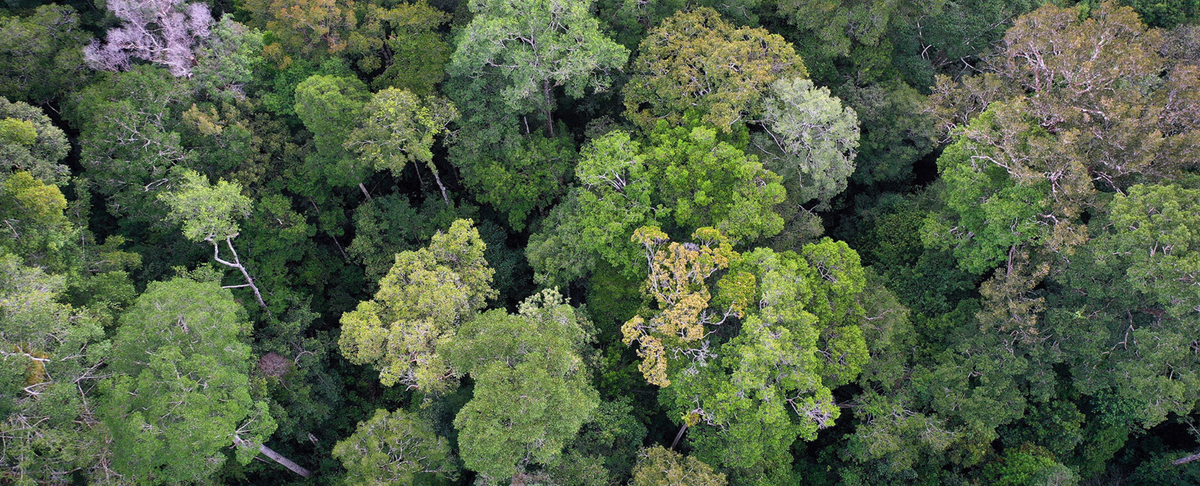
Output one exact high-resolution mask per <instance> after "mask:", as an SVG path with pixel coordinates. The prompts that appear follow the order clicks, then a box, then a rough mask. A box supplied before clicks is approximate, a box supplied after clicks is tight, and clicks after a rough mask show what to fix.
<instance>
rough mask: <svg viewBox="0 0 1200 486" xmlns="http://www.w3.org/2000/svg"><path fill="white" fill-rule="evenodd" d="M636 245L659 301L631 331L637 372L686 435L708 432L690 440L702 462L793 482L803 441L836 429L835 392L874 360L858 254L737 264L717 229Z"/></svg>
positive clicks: (763, 255) (762, 251)
mask: <svg viewBox="0 0 1200 486" xmlns="http://www.w3.org/2000/svg"><path fill="white" fill-rule="evenodd" d="M634 239H635V241H637V242H638V243H640V244H641V245H643V247H644V248H645V251H646V259H647V262H648V263H649V276H648V277H647V280H646V284H645V287H644V290H645V292H646V294H647V296H648V297H650V298H651V299H652V303H651V304H650V305H649V306H647V307H645V308H643V309H642V310H641V311H639V312H638V315H636V316H634V317H633V318H632V319H630V320H629V321H627V322H626V323H625V324H624V325H623V326H622V327H621V332H622V333H623V334H624V341H625V343H626V344H632V343H633V342H635V341H636V342H637V343H638V356H640V357H642V359H643V360H642V363H641V364H639V366H638V368H639V369H640V370H641V371H642V374H643V375H644V376H645V377H646V380H647V381H648V382H650V383H652V384H655V385H658V386H659V387H662V390H661V391H660V394H659V400H660V401H661V402H662V403H663V404H664V405H665V406H666V407H667V408H668V410H670V411H671V414H672V415H673V416H676V417H680V418H681V419H682V421H683V425H684V429H685V430H686V429H687V428H689V427H694V426H697V425H700V424H703V426H701V427H696V428H694V429H692V432H691V435H690V437H691V440H692V442H693V444H694V446H695V449H696V453H697V454H698V456H699V457H700V459H701V460H704V461H706V462H709V463H711V464H716V465H720V466H723V467H725V468H727V470H729V471H730V472H732V473H734V474H735V475H736V477H738V478H739V479H740V480H741V481H744V482H752V483H757V484H789V483H790V482H791V481H792V478H791V462H792V457H791V454H790V448H791V445H792V443H793V442H794V441H795V440H796V439H797V438H801V439H804V440H813V439H815V438H816V433H817V431H818V430H820V429H823V428H826V427H829V426H831V425H833V421H834V420H835V419H837V418H838V416H839V415H840V413H841V412H840V409H839V407H838V406H837V404H835V403H834V400H833V394H832V390H833V389H834V388H836V387H838V386H841V385H845V384H847V383H850V382H852V381H853V380H854V379H855V378H857V376H858V375H859V373H860V372H861V371H862V369H863V367H864V365H865V364H866V363H867V362H868V360H869V356H868V351H867V344H866V338H865V336H866V333H865V332H864V329H863V328H864V327H865V325H866V321H867V320H866V315H865V311H864V309H863V306H862V304H861V303H860V301H859V298H860V295H861V294H862V293H863V291H864V289H865V287H866V276H865V273H864V271H863V268H862V266H861V264H860V262H859V258H858V254H857V253H856V252H855V251H854V250H852V249H850V247H849V246H847V245H846V244H845V243H843V242H835V241H833V240H830V239H828V238H826V239H824V240H822V241H821V242H819V243H813V244H808V245H805V246H804V247H803V248H802V249H801V251H800V252H799V254H797V253H794V252H790V251H789V252H783V253H776V252H774V251H772V250H770V249H767V248H758V249H755V250H754V251H751V252H747V253H743V254H738V253H737V252H734V251H733V250H732V248H731V247H730V244H729V240H728V238H726V237H725V236H723V235H722V234H721V233H720V232H719V231H717V230H715V229H713V228H700V229H698V230H696V232H695V233H694V234H693V239H694V240H695V243H687V244H684V243H678V242H671V241H670V239H669V238H668V237H667V235H666V234H665V233H663V232H662V231H660V230H659V229H658V228H654V227H643V228H640V229H638V231H637V232H635V233H634ZM723 270H724V271H723ZM722 271H723V272H722ZM712 280H716V281H715V282H712ZM713 290H716V292H713ZM680 433H681V434H682V433H683V430H681V431H680Z"/></svg>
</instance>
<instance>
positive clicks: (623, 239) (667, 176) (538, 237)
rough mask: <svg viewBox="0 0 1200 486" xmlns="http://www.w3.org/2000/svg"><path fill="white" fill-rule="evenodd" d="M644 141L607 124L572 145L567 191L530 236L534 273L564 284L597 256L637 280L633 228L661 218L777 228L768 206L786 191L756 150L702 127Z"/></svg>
mask: <svg viewBox="0 0 1200 486" xmlns="http://www.w3.org/2000/svg"><path fill="white" fill-rule="evenodd" d="M648 138H649V140H647V141H646V142H644V143H642V142H639V141H637V140H633V139H632V137H631V136H630V134H629V133H627V132H623V131H619V130H614V131H612V132H610V133H608V134H606V135H604V136H602V137H599V138H597V139H594V140H593V141H592V144H591V145H590V146H588V147H585V148H584V150H583V151H582V152H581V153H580V155H581V157H582V160H580V162H579V164H577V166H576V168H575V176H576V178H577V179H578V180H579V181H580V182H582V183H583V184H584V187H581V188H577V189H575V190H573V191H572V193H571V195H570V197H569V198H568V200H567V201H566V202H564V203H563V204H562V205H560V206H559V207H557V208H556V209H555V210H554V212H552V213H551V216H550V217H549V218H548V219H547V220H546V221H545V222H544V223H543V228H542V230H541V231H539V232H538V233H536V234H535V235H533V236H532V237H531V238H530V244H529V246H528V249H527V254H528V255H529V258H530V262H531V264H532V266H533V267H534V270H535V272H536V273H535V277H534V278H535V279H537V280H538V281H540V282H544V283H560V284H561V283H566V282H567V281H569V280H571V279H574V278H578V277H580V276H583V275H585V274H586V272H587V271H588V270H590V267H592V266H594V261H595V258H596V257H597V256H598V257H600V258H602V259H603V260H605V261H607V262H608V263H609V264H610V265H612V266H613V267H615V268H618V269H621V270H622V271H624V272H626V275H627V276H629V277H630V278H633V279H637V278H641V276H642V275H641V274H640V272H641V270H640V264H637V262H638V261H639V260H640V259H641V255H639V253H640V250H639V249H638V248H637V246H636V245H630V244H629V243H628V242H629V241H630V240H629V238H630V237H631V236H633V235H634V231H635V230H636V229H637V228H638V227H640V226H645V225H661V226H664V227H667V228H668V230H669V231H672V232H673V231H675V230H679V232H681V233H684V232H691V231H695V230H696V229H697V228H700V227H705V226H711V227H715V228H717V229H719V230H720V231H721V232H722V233H723V234H725V235H727V236H728V237H729V238H730V239H731V241H732V242H733V243H735V244H741V243H747V242H750V241H754V240H757V239H759V238H764V237H770V236H774V235H776V234H778V233H779V232H780V230H782V229H783V224H784V220H783V218H782V217H781V216H780V215H779V214H778V213H777V212H776V208H777V207H778V206H777V205H778V204H779V203H782V202H783V201H784V197H785V193H786V191H785V190H784V188H783V185H782V184H780V177H779V176H778V175H776V174H775V173H773V172H771V171H769V170H766V169H764V168H763V166H762V164H760V163H759V162H758V158H757V157H755V156H753V155H746V153H745V152H743V151H741V150H739V149H738V148H737V147H734V146H733V145H731V144H730V143H728V142H726V141H724V140H722V139H721V138H720V137H719V136H718V133H717V130H715V129H713V128H710V127H707V126H703V125H700V126H695V125H693V126H683V127H671V126H669V125H668V124H666V123H665V122H663V123H660V124H659V126H658V127H657V128H656V129H655V130H654V131H653V132H651V133H650V135H649V137H648Z"/></svg>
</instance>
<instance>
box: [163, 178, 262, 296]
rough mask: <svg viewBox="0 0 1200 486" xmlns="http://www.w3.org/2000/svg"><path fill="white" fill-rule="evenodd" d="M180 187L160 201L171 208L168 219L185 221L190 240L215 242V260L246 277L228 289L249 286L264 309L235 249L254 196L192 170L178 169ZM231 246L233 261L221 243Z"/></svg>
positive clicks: (184, 225) (230, 251)
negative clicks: (223, 252)
mask: <svg viewBox="0 0 1200 486" xmlns="http://www.w3.org/2000/svg"><path fill="white" fill-rule="evenodd" d="M177 174H178V179H179V183H178V187H176V188H174V189H173V190H171V191H170V192H167V193H163V194H160V195H159V200H160V201H162V202H163V203H165V204H166V205H167V207H168V208H170V213H169V214H168V216H167V217H168V219H169V220H170V221H172V222H177V223H182V224H183V236H184V237H186V238H187V239H189V240H192V241H195V242H197V243H199V242H207V243H211V244H212V246H213V259H214V260H216V261H217V263H220V264H222V265H225V266H227V267H230V268H234V269H237V271H238V272H240V273H241V274H242V277H243V278H245V279H246V283H245V284H242V285H230V286H226V287H224V288H240V287H249V288H250V290H252V291H254V298H255V299H256V300H258V305H259V306H260V307H262V308H263V309H266V308H267V303H266V302H264V301H263V297H262V292H260V291H259V289H258V285H256V284H255V283H254V278H252V277H251V276H250V272H249V271H248V270H247V269H246V266H245V265H244V264H243V263H242V260H241V257H239V256H238V252H237V250H235V249H234V248H233V239H234V238H237V236H238V234H239V232H240V230H239V228H238V222H237V220H238V218H239V217H241V218H244V217H247V216H250V207H251V201H250V198H248V197H246V196H243V195H242V186H241V185H240V184H237V183H231V182H227V181H224V180H220V181H217V183H216V184H215V185H211V184H209V183H208V177H205V176H204V175H202V174H200V173H198V172H196V171H193V170H189V169H183V170H180V171H177ZM222 241H223V242H224V243H225V247H226V248H229V253H230V254H232V255H233V260H226V259H224V258H221V242H222Z"/></svg>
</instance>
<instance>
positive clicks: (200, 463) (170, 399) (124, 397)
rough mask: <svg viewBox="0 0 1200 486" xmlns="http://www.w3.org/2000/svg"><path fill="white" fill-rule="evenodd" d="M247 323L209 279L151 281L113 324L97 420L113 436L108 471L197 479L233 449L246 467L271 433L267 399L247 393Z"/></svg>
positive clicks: (159, 480) (153, 478)
mask: <svg viewBox="0 0 1200 486" xmlns="http://www.w3.org/2000/svg"><path fill="white" fill-rule="evenodd" d="M249 334H250V323H249V322H247V321H246V319H245V313H244V311H243V310H242V307H241V306H240V305H238V303H237V302H236V301H234V299H233V295H232V294H231V293H230V292H229V291H228V290H225V289H222V288H220V286H219V285H218V284H217V283H215V282H198V281H194V280H188V279H183V278H177V279H174V280H171V281H167V282H155V283H152V284H150V286H149V288H147V290H146V292H145V293H143V294H142V295H141V296H140V297H138V300H137V301H136V302H135V303H134V305H133V306H132V307H131V308H130V309H129V310H127V311H126V312H125V313H124V314H123V315H122V316H121V320H120V328H119V329H118V331H117V335H116V337H115V338H114V339H113V351H112V361H111V362H110V364H109V367H108V370H109V371H110V372H111V373H113V378H112V379H111V380H108V381H106V382H105V383H104V385H103V388H102V393H103V395H104V396H103V400H102V401H101V403H100V416H101V417H102V418H103V420H104V423H105V425H107V426H108V429H109V430H110V431H111V432H112V440H113V449H114V456H113V457H114V461H115V462H114V466H115V468H116V470H117V471H118V472H121V473H122V474H125V475H126V476H127V477H131V478H138V480H139V481H144V482H147V483H155V484H164V483H166V484H178V483H187V482H200V481H204V480H206V479H207V478H209V477H210V476H211V475H213V474H214V473H215V472H216V471H217V470H218V469H220V467H221V464H222V463H223V462H224V460H225V454H224V449H225V448H227V447H229V446H230V445H233V444H237V446H238V460H239V461H240V462H242V463H247V462H249V461H250V460H251V459H252V458H253V457H254V455H256V454H258V452H259V446H260V445H261V443H262V442H263V441H264V440H265V439H266V438H267V437H269V436H270V434H271V433H272V432H273V431H274V430H275V422H274V421H273V419H272V418H271V415H270V413H269V412H268V411H267V404H266V402H262V401H255V400H254V399H253V398H252V397H251V394H250V378H249V373H250V368H251V364H252V362H253V358H252V357H251V355H250V346H249V345H247V344H246V343H245V340H246V339H247V338H248V337H249Z"/></svg>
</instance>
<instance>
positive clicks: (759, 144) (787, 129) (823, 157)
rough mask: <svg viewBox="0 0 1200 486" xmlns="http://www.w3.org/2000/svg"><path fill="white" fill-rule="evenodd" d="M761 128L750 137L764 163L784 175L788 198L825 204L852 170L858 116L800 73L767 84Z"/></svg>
mask: <svg viewBox="0 0 1200 486" xmlns="http://www.w3.org/2000/svg"><path fill="white" fill-rule="evenodd" d="M760 118H761V121H760V122H761V123H762V125H763V128H764V131H763V132H762V133H756V134H755V136H754V145H755V147H756V148H757V149H758V150H760V151H761V152H762V153H763V157H762V159H763V163H764V165H765V166H766V167H767V168H768V169H771V171H773V172H775V173H776V174H779V175H780V176H781V177H783V180H784V187H786V188H787V189H788V196H789V199H790V200H791V201H795V202H796V203H797V204H803V203H807V202H809V201H811V200H813V199H816V200H818V201H820V203H821V205H822V206H828V204H829V200H830V199H832V198H833V196H836V195H837V194H838V193H840V192H842V191H843V190H845V189H846V181H847V180H848V179H849V178H850V175H851V174H853V173H854V168H855V165H854V157H855V155H856V151H855V150H856V149H857V148H858V135H859V134H858V116H857V114H855V112H854V110H853V109H852V108H850V107H844V108H843V107H842V102H841V100H839V99H838V98H837V97H834V96H831V95H830V94H829V89H828V88H824V87H820V88H818V87H816V86H814V85H813V83H812V81H809V80H807V79H801V78H783V79H779V80H777V81H775V82H774V83H771V95H770V96H769V97H767V98H766V100H764V101H763V110H762V115H761V117H760Z"/></svg>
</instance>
